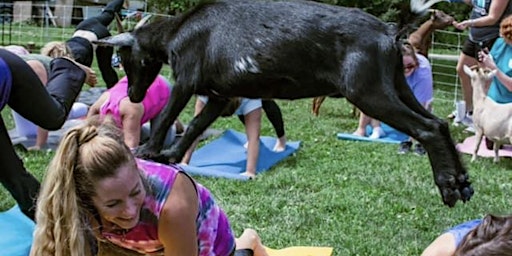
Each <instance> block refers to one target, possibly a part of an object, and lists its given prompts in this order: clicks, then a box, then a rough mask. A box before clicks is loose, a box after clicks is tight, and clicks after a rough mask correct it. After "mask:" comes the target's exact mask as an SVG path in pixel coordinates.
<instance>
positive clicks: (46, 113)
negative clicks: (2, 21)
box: [0, 54, 86, 130]
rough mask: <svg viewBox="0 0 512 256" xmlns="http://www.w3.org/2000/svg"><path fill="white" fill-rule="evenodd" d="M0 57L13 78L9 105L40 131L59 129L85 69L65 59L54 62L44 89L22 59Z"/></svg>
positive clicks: (81, 82) (79, 86) (78, 88)
mask: <svg viewBox="0 0 512 256" xmlns="http://www.w3.org/2000/svg"><path fill="white" fill-rule="evenodd" d="M0 57H1V58H3V59H4V60H6V62H7V63H8V65H9V67H10V69H11V73H12V77H13V82H12V84H13V86H12V90H11V95H10V98H9V103H8V104H9V106H10V107H11V108H12V109H14V110H15V111H16V112H18V113H19V114H20V115H22V116H23V117H25V118H27V119H28V120H30V121H32V122H34V123H35V124H36V125H39V126H41V127H42V128H45V129H48V130H56V129H59V128H60V127H61V126H62V124H63V123H64V121H66V118H67V116H68V113H69V111H70V110H71V107H72V105H73V102H74V101H75V99H76V97H77V96H78V94H79V93H80V91H81V89H82V86H83V83H84V82H85V78H86V73H85V72H84V70H82V69H81V68H80V67H79V66H77V65H76V64H74V63H73V62H72V61H70V60H68V59H64V58H57V59H54V60H53V61H52V63H51V72H50V77H49V79H48V84H47V87H46V88H45V87H44V86H43V85H42V84H41V81H40V80H39V78H38V77H37V76H36V75H35V73H34V72H33V71H32V69H31V68H30V67H29V66H28V65H27V64H26V63H25V62H24V61H23V60H21V59H20V58H18V57H17V56H15V57H12V56H8V57H6V56H5V54H0Z"/></svg>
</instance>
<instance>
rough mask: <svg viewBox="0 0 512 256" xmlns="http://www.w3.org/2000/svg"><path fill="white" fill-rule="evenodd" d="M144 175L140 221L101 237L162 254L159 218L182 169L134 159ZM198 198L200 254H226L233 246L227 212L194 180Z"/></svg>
mask: <svg viewBox="0 0 512 256" xmlns="http://www.w3.org/2000/svg"><path fill="white" fill-rule="evenodd" d="M137 164H138V165H139V168H140V169H141V170H142V171H143V173H144V174H145V175H146V177H147V181H148V186H147V187H148V188H147V194H146V198H145V200H144V205H143V207H142V210H141V217H140V221H139V223H138V224H137V225H136V226H135V227H134V228H132V229H130V230H128V231H126V232H123V233H120V234H119V233H108V232H102V233H101V235H102V236H103V238H104V239H106V240H108V241H110V242H112V243H113V244H116V245H118V246H120V247H123V248H126V249H130V250H133V251H136V252H138V253H142V254H143V255H164V254H163V253H164V248H163V245H162V243H161V242H160V241H159V240H158V219H159V218H160V213H161V211H162V208H163V206H164V204H165V202H166V200H167V198H168V196H169V193H170V192H171V190H172V186H173V184H174V181H175V180H176V177H177V174H178V173H179V172H183V171H182V170H181V168H180V167H179V166H177V165H163V164H159V163H154V162H149V161H144V160H137ZM194 184H195V188H196V191H197V196H198V198H199V213H198V216H197V219H196V224H197V230H196V231H197V240H198V243H197V245H198V249H199V254H198V255H199V256H228V255H230V253H231V252H232V251H233V250H234V248H235V239H234V236H233V233H232V230H231V226H230V224H229V221H228V219H227V217H226V214H225V213H224V212H223V211H222V209H221V208H220V207H219V206H218V205H217V204H216V203H215V201H214V199H213V197H212V195H211V193H210V192H209V191H208V190H207V189H206V188H205V187H203V186H202V185H201V184H198V183H196V182H194Z"/></svg>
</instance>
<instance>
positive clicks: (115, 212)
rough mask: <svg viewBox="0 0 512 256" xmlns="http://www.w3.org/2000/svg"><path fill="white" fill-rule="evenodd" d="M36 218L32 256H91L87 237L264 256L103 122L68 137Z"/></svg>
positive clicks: (254, 242)
mask: <svg viewBox="0 0 512 256" xmlns="http://www.w3.org/2000/svg"><path fill="white" fill-rule="evenodd" d="M36 220H37V226H36V229H35V232H34V242H33V246H32V250H31V255H32V256H50V255H51V256H54V255H66V256H81V255H91V254H92V253H91V251H95V250H94V247H93V246H91V244H92V243H90V242H89V241H88V238H89V237H90V236H89V234H93V235H94V237H96V239H97V240H99V241H101V242H105V243H108V244H110V245H113V246H114V248H115V247H117V248H123V249H125V250H128V251H131V252H133V253H135V254H137V253H138V254H140V255H148V254H151V255H153V254H154V255H166V256H167V255H191V256H192V255H196V256H210V255H218V256H230V255H240V256H248V255H262V256H264V255H266V253H265V250H264V249H263V246H262V245H261V242H260V241H259V237H258V236H257V234H256V233H255V232H254V231H251V230H248V231H247V232H244V235H243V236H242V237H241V239H240V240H239V241H238V242H235V238H234V237H233V233H232V230H231V226H230V224H229V221H228V219H227V216H226V214H225V213H224V211H223V210H222V209H221V208H220V207H219V205H217V204H216V203H215V201H214V199H213V196H212V194H211V193H210V192H209V191H208V190H207V189H206V188H205V187H203V186H202V185H201V184H199V183H197V182H196V181H194V180H193V179H192V178H191V177H190V176H188V175H187V174H186V173H185V172H183V171H182V170H181V169H180V168H179V167H178V166H176V165H162V164H158V163H153V162H148V161H144V160H137V159H135V158H134V156H133V154H131V152H130V149H129V148H128V147H127V146H126V145H125V144H124V143H123V137H122V133H121V131H120V130H119V128H117V126H116V125H115V123H114V122H113V121H112V120H111V119H109V118H106V119H104V121H102V122H101V123H100V121H99V119H97V118H92V119H89V120H88V122H87V123H85V124H84V125H82V126H78V127H76V128H73V129H71V130H69V131H68V132H67V133H66V135H65V136H64V138H63V139H62V141H61V144H60V146H59V148H58V149H57V152H56V154H55V156H54V158H53V159H52V161H51V163H50V165H49V167H48V171H47V173H46V177H45V178H44V181H43V184H42V186H41V192H40V195H39V200H38V204H37V213H36ZM235 244H237V245H238V246H239V247H238V248H236V249H237V250H236V251H235ZM242 246H243V248H242ZM99 252H100V255H101V254H102V248H101V247H100V248H99Z"/></svg>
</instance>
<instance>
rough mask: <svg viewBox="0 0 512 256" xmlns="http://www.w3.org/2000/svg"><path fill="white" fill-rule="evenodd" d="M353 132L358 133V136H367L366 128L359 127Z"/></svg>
mask: <svg viewBox="0 0 512 256" xmlns="http://www.w3.org/2000/svg"><path fill="white" fill-rule="evenodd" d="M352 134H353V135H356V136H361V137H365V136H366V130H365V129H360V128H357V130H356V131H355V132H353V133H352Z"/></svg>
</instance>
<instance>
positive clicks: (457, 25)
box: [452, 20, 473, 30]
mask: <svg viewBox="0 0 512 256" xmlns="http://www.w3.org/2000/svg"><path fill="white" fill-rule="evenodd" d="M472 22H473V21H472V20H464V21H461V22H457V21H453V22H452V25H453V26H454V27H455V28H456V29H458V30H465V29H466V28H468V27H470V26H471V23H472Z"/></svg>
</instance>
